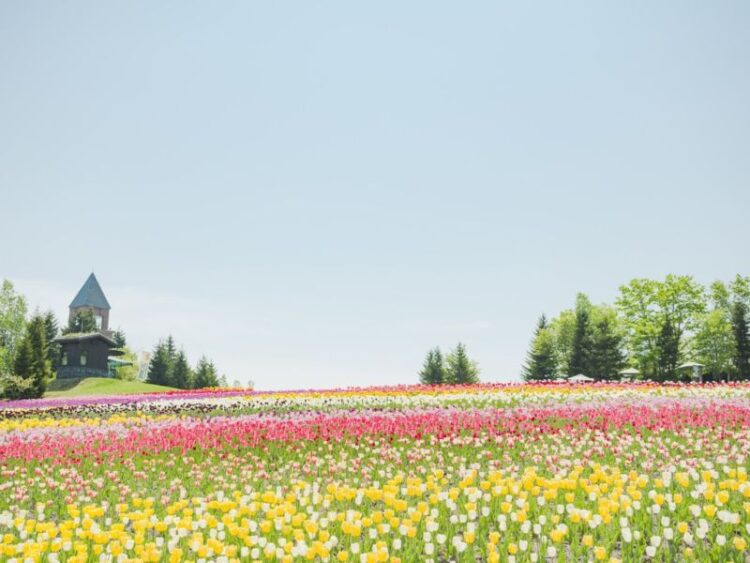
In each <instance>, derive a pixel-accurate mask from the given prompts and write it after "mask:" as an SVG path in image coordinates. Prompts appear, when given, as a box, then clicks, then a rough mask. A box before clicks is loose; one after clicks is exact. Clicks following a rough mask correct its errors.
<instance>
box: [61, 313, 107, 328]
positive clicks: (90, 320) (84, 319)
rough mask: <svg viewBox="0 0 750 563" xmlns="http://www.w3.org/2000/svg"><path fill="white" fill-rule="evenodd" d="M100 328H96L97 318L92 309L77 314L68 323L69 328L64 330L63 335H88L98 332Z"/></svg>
mask: <svg viewBox="0 0 750 563" xmlns="http://www.w3.org/2000/svg"><path fill="white" fill-rule="evenodd" d="M98 330H99V328H98V327H97V326H96V318H95V317H94V313H93V311H91V309H83V310H82V311H78V312H76V314H75V315H73V316H72V317H71V318H70V320H69V321H68V326H67V327H65V329H64V330H63V334H70V333H88V332H96V331H98Z"/></svg>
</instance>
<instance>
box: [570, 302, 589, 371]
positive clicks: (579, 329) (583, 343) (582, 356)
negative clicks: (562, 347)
mask: <svg viewBox="0 0 750 563" xmlns="http://www.w3.org/2000/svg"><path fill="white" fill-rule="evenodd" d="M590 358H591V329H590V326H589V309H588V307H584V306H580V305H577V306H576V324H575V332H574V333H573V344H572V347H571V351H570V361H569V363H568V369H569V370H570V373H569V375H577V374H579V373H582V374H584V375H593V374H590V373H586V371H587V370H588V369H589V368H590V367H591V366H590Z"/></svg>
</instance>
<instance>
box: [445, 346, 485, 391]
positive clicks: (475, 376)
mask: <svg viewBox="0 0 750 563" xmlns="http://www.w3.org/2000/svg"><path fill="white" fill-rule="evenodd" d="M447 364H448V370H447V377H446V382H447V383H452V384H454V385H464V384H468V383H478V382H479V368H478V367H477V365H476V362H474V361H472V360H471V359H469V356H468V354H467V353H466V348H465V347H464V345H463V344H462V343H461V342H459V343H458V345H457V346H456V349H455V350H454V351H453V352H451V353H450V354H449V355H448V358H447Z"/></svg>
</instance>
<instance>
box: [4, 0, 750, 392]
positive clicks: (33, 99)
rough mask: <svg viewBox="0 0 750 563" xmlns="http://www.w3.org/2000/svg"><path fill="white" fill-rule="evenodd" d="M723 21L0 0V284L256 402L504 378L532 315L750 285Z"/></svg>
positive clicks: (714, 6)
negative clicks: (440, 357)
mask: <svg viewBox="0 0 750 563" xmlns="http://www.w3.org/2000/svg"><path fill="white" fill-rule="evenodd" d="M749 28H750V3H748V2H746V1H744V0H740V1H736V2H729V1H721V0H719V1H716V2H693V1H676V0H675V1H665V2H657V3H654V2H645V1H644V2H586V3H581V2H564V3H563V2H549V3H546V2H541V3H537V2H534V3H531V2H518V3H501V2H471V3H455V2H437V1H434V0H433V1H429V2H416V1H415V2H391V1H384V2H372V3H362V2H333V1H331V2H317V1H311V2H287V1H280V2H263V3H261V2H227V1H220V2H210V3H206V2H145V1H143V2H140V1H128V2H97V1H91V2H84V1H79V2H52V1H47V2H42V1H30V2H12V1H10V0H0V278H8V279H10V280H11V281H13V282H14V284H15V285H16V288H17V289H18V290H19V291H20V292H22V293H24V294H25V295H26V296H27V298H28V300H29V302H30V305H31V307H32V308H34V307H39V308H41V309H43V310H46V309H52V310H54V311H55V312H56V313H57V314H58V316H60V317H62V318H64V317H65V316H66V310H67V306H68V304H69V302H70V301H71V300H72V298H73V297H74V295H75V293H76V292H77V291H78V289H79V287H80V286H81V285H82V284H83V282H84V281H85V279H86V277H87V276H88V275H89V273H90V272H91V271H92V270H93V271H94V272H95V273H96V275H97V277H98V279H99V281H100V283H101V285H102V287H103V289H104V291H105V293H106V295H107V297H108V299H109V301H110V303H111V305H112V311H111V324H112V325H113V326H114V327H118V326H119V327H121V328H122V329H123V330H124V331H125V333H126V334H127V336H128V339H129V341H130V343H131V345H132V346H133V347H135V348H137V349H151V348H152V347H153V346H154V344H155V343H156V341H157V340H158V339H159V338H161V337H164V336H166V335H168V334H172V335H173V336H174V338H175V339H176V341H177V342H178V344H180V345H181V346H183V347H184V348H185V350H186V352H187V353H188V356H189V357H190V358H191V360H192V361H195V360H197V358H198V357H199V356H200V355H201V354H205V355H207V356H208V357H210V358H212V359H213V360H214V361H215V363H216V364H217V366H218V368H219V370H220V371H221V372H223V373H225V374H226V375H227V377H228V379H229V381H230V382H231V381H233V380H235V379H236V380H239V381H241V382H243V383H246V382H248V381H253V382H254V383H255V386H256V387H257V388H259V389H296V388H328V387H338V386H352V385H373V384H397V383H412V382H416V379H417V376H416V373H417V371H418V370H419V368H420V365H421V363H422V361H423V358H424V355H425V353H426V351H427V350H428V349H429V348H431V347H434V346H440V347H442V348H443V349H444V350H447V349H450V348H452V347H453V346H454V345H455V344H456V343H457V342H459V341H461V342H464V343H465V344H466V346H467V349H468V352H469V353H470V355H471V356H472V357H473V358H474V359H476V360H477V361H478V362H479V366H480V368H481V370H482V375H481V377H482V379H483V380H485V381H512V380H515V379H517V378H518V375H519V372H520V366H521V364H522V362H523V360H524V356H525V354H526V349H527V347H528V343H529V340H530V338H531V335H532V332H533V329H534V326H535V323H536V320H537V317H538V316H539V314H540V313H543V312H544V313H546V314H547V315H548V316H549V315H555V314H557V313H558V312H559V311H560V310H563V309H566V308H569V307H571V306H572V305H573V302H574V298H575V294H576V292H579V291H583V292H586V293H587V294H588V295H589V296H590V297H591V299H592V301H593V302H595V303H598V302H605V301H612V300H613V299H614V298H615V296H616V294H617V288H618V286H619V285H621V284H623V283H625V282H627V281H628V280H630V279H631V278H634V277H653V278H660V277H663V276H664V275H666V274H667V273H670V272H672V273H677V274H692V275H694V276H695V278H696V279H697V280H698V281H700V282H703V283H709V282H711V281H713V280H715V279H729V278H731V277H733V276H734V275H735V274H736V273H743V274H748V273H750V251H749V250H748V240H750V229H748V219H749V217H750V103H748V100H750V66H749V65H748V60H750V33H747V30H748V29H749Z"/></svg>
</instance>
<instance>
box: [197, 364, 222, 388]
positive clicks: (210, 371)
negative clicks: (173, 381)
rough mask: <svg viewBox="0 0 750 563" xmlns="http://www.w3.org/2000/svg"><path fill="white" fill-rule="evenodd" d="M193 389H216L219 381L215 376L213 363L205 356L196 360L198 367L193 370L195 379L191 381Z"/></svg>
mask: <svg viewBox="0 0 750 563" xmlns="http://www.w3.org/2000/svg"><path fill="white" fill-rule="evenodd" d="M193 382H194V385H193V386H194V388H195V389H203V388H205V387H218V386H219V379H218V377H217V376H216V367H215V366H214V364H213V362H209V361H208V359H207V358H206V357H205V356H202V357H201V359H200V360H198V365H197V366H196V368H195V378H194V379H193Z"/></svg>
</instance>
